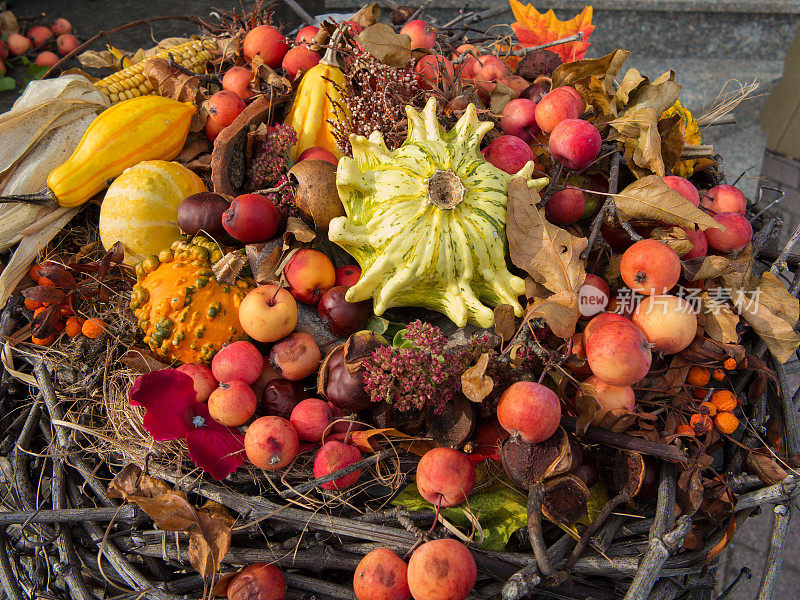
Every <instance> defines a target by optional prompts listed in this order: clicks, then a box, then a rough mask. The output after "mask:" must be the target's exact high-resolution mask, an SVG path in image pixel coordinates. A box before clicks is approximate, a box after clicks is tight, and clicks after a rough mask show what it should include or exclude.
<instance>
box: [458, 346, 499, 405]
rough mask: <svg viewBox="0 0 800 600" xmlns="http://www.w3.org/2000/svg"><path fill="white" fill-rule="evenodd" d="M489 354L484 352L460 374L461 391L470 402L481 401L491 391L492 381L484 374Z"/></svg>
mask: <svg viewBox="0 0 800 600" xmlns="http://www.w3.org/2000/svg"><path fill="white" fill-rule="evenodd" d="M487 366H489V355H488V354H487V353H486V352H484V353H483V354H481V357H480V358H479V359H478V362H477V363H475V365H473V366H471V367H470V368H469V369H467V370H466V371H464V372H463V373H462V374H461V391H462V392H463V394H464V395H465V396H466V397H467V398H469V399H470V400H471V401H472V402H481V401H482V400H483V399H484V398H486V396H488V395H489V394H491V393H492V390H493V389H494V381H492V378H491V377H489V376H488V375H486V367H487Z"/></svg>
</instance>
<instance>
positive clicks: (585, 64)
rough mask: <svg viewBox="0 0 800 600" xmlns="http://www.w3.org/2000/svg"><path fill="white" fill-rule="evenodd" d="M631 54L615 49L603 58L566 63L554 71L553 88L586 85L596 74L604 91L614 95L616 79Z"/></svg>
mask: <svg viewBox="0 0 800 600" xmlns="http://www.w3.org/2000/svg"><path fill="white" fill-rule="evenodd" d="M629 55H630V52H628V51H627V50H614V51H613V52H611V53H609V54H606V55H605V56H603V57H601V58H587V59H584V60H579V61H575V62H569V63H564V64H563V65H561V66H559V67H557V68H556V70H555V71H553V88H557V87H561V86H562V85H571V86H572V87H575V86H576V85H581V84H584V87H585V85H586V84H585V82H586V81H587V80H588V79H589V78H590V77H593V76H594V77H597V78H598V79H600V80H601V81H602V83H603V89H604V92H605V93H606V94H608V95H610V96H614V91H615V90H614V79H615V78H616V77H617V74H618V73H619V71H620V69H621V68H622V65H623V64H624V63H625V61H626V60H628V56H629Z"/></svg>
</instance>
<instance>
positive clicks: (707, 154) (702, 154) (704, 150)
mask: <svg viewBox="0 0 800 600" xmlns="http://www.w3.org/2000/svg"><path fill="white" fill-rule="evenodd" d="M689 158H714V146H712V145H711V144H686V145H684V147H683V150H682V151H681V160H686V159H689Z"/></svg>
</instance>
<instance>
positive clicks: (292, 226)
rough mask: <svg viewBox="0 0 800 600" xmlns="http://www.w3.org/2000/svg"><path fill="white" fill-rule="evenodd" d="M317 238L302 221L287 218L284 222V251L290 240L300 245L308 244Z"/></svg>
mask: <svg viewBox="0 0 800 600" xmlns="http://www.w3.org/2000/svg"><path fill="white" fill-rule="evenodd" d="M315 237H317V234H316V233H315V232H314V230H313V229H311V228H310V227H309V226H308V225H306V224H305V222H304V221H303V220H302V219H298V218H297V217H289V218H288V219H287V220H286V233H284V234H283V245H284V249H286V248H287V244H289V245H291V242H292V240H297V241H298V242H300V243H301V244H308V243H309V242H311V241H313V240H314V238H315Z"/></svg>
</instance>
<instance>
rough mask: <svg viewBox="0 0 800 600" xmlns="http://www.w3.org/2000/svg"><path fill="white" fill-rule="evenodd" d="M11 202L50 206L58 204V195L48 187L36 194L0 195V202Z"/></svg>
mask: <svg viewBox="0 0 800 600" xmlns="http://www.w3.org/2000/svg"><path fill="white" fill-rule="evenodd" d="M10 202H22V203H23V204H35V205H36V206H48V205H54V204H57V203H58V201H57V199H56V195H55V194H54V193H53V192H52V191H51V190H50V188H47V189H46V190H44V191H42V192H36V193H35V194H16V195H14V196H0V204H8V203H10Z"/></svg>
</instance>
